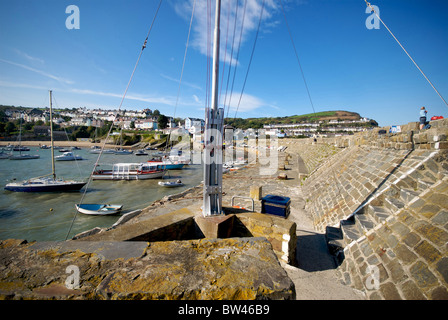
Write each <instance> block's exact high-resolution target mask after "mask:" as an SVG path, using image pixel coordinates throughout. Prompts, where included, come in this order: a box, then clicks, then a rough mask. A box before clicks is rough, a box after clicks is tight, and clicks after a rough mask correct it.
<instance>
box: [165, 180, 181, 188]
mask: <svg viewBox="0 0 448 320" xmlns="http://www.w3.org/2000/svg"><path fill="white" fill-rule="evenodd" d="M183 185H184V184H183V183H182V181H180V180H176V181H159V186H162V187H167V188H174V187H182V186H183Z"/></svg>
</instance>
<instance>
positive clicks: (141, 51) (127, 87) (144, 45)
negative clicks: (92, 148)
mask: <svg viewBox="0 0 448 320" xmlns="http://www.w3.org/2000/svg"><path fill="white" fill-rule="evenodd" d="M161 4H162V0H160V2H159V5H158V6H157V10H156V13H155V15H154V18H153V20H152V22H151V26H150V27H149V30H148V33H147V35H146V38H145V41H144V43H143V45H142V48H141V50H140V54H139V55H138V59H137V62H136V63H135V66H134V70H132V73H131V77H130V78H129V81H128V84H127V86H126V89H125V90H124V93H123V97H122V99H121V102H120V105H119V107H118V110H117V113H116V114H115V118H114V120H113V121H112V124H111V126H110V128H109V131H108V133H107V136H106V139H104V142H103V145H102V147H101V151H100V153H99V155H98V159H97V160H96V162H95V165H94V166H93V169H92V172H91V173H90V176H89V179H88V181H87V184H86V186H85V188H84V192H83V194H82V197H81V201H80V204H82V203H83V201H84V198H85V196H86V193H87V189H88V187H89V185H90V183H91V181H92V175H93V173H94V172H95V169H96V168H97V166H98V163H99V161H100V158H101V155H102V154H103V150H104V147H105V146H106V141H107V139H108V138H109V136H110V134H111V132H112V129H113V126H114V122H115V120H116V119H117V117H118V113H119V111H120V109H121V106H122V105H123V101H124V99H125V97H126V93H127V92H128V89H129V86H130V85H131V81H132V78H133V77H134V74H135V70H136V69H137V66H138V63H139V62H140V58H141V56H142V53H143V50H144V49H145V48H146V45H147V43H148V38H149V34H150V33H151V30H152V27H153V26H154V22H155V20H156V17H157V14H158V13H159V9H160V6H161ZM77 215H78V210H76V213H75V215H74V216H73V220H72V222H71V224H70V228H69V229H68V232H67V235H66V236H65V240H67V239H68V236H69V235H70V232H71V230H72V227H73V224H74V223H75V220H76V216H77Z"/></svg>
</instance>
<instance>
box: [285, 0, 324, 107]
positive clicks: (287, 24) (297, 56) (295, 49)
mask: <svg viewBox="0 0 448 320" xmlns="http://www.w3.org/2000/svg"><path fill="white" fill-rule="evenodd" d="M279 1H280V6H281V8H282V13H283V17H284V18H285V23H286V27H287V29H288V33H289V37H290V38H291V43H292V47H293V48H294V53H295V55H296V58H297V62H298V63H299V68H300V73H301V74H302V79H303V83H304V84H305V88H306V92H307V93H308V98H309V100H310V103H311V107H312V108H313V113H314V114H315V113H316V110H315V109H314V103H313V99H311V94H310V90H309V88H308V84H307V82H306V79H305V74H304V72H303V68H302V64H301V63H300V59H299V54H298V53H297V48H296V45H295V44H294V39H293V37H292V33H291V28H290V27H289V23H288V19H286V14H285V10H284V8H283V2H282V0H279Z"/></svg>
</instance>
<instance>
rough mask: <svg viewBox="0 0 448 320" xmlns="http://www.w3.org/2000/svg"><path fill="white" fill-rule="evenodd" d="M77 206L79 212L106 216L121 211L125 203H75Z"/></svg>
mask: <svg viewBox="0 0 448 320" xmlns="http://www.w3.org/2000/svg"><path fill="white" fill-rule="evenodd" d="M75 207H76V210H77V211H78V212H81V213H84V214H88V215H100V216H106V215H112V214H117V213H120V212H121V209H122V208H123V205H121V204H93V203H82V204H75Z"/></svg>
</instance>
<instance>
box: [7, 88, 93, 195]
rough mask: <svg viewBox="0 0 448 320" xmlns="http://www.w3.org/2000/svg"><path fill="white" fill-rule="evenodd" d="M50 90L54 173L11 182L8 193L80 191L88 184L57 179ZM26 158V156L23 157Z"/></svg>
mask: <svg viewBox="0 0 448 320" xmlns="http://www.w3.org/2000/svg"><path fill="white" fill-rule="evenodd" d="M51 94H52V92H51V90H50V132H51V145H52V148H51V168H52V173H51V174H47V175H45V176H41V177H36V178H31V179H27V180H25V181H22V182H11V183H8V184H7V185H6V186H5V189H6V190H8V191H15V192H67V191H79V190H81V188H82V187H84V185H85V184H86V182H84V181H76V180H63V179H57V178H56V170H55V165H54V148H53V146H54V145H53V115H52V99H51ZM22 156H25V155H22Z"/></svg>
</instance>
